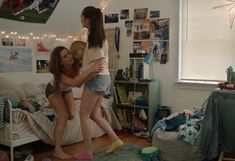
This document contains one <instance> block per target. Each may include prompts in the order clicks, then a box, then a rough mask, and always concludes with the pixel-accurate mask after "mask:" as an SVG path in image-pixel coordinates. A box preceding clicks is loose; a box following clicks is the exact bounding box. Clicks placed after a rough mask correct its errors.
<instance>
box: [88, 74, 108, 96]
mask: <svg viewBox="0 0 235 161" xmlns="http://www.w3.org/2000/svg"><path fill="white" fill-rule="evenodd" d="M110 86H111V78H110V75H97V76H96V77H95V78H93V79H91V80H89V81H87V82H86V83H85V84H84V88H87V89H89V90H91V91H96V92H99V93H100V94H102V95H108V94H110Z"/></svg>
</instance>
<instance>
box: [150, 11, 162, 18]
mask: <svg viewBox="0 0 235 161" xmlns="http://www.w3.org/2000/svg"><path fill="white" fill-rule="evenodd" d="M159 17H160V11H150V12H149V18H159Z"/></svg>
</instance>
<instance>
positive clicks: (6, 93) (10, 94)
mask: <svg viewBox="0 0 235 161" xmlns="http://www.w3.org/2000/svg"><path fill="white" fill-rule="evenodd" d="M0 96H4V97H7V98H9V99H11V100H15V101H17V102H20V98H19V97H18V96H17V94H16V93H14V92H12V91H9V90H1V91H0Z"/></svg>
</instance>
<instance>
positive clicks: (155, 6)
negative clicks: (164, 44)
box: [0, 0, 214, 111]
mask: <svg viewBox="0 0 235 161" xmlns="http://www.w3.org/2000/svg"><path fill="white" fill-rule="evenodd" d="M100 2H101V0H97V1H86V0H66V1H63V0H61V1H60V3H59V4H58V6H57V8H56V10H55V11H54V13H53V14H52V16H51V17H50V19H49V20H48V22H47V23H46V24H30V23H22V22H18V21H17V22H16V21H9V20H4V19H0V24H1V26H0V30H12V31H19V32H23V33H24V32H25V33H27V32H29V31H31V29H32V28H33V29H34V30H35V31H34V32H41V33H43V32H45V33H47V32H55V33H59V34H62V35H69V34H71V35H76V34H78V33H79V32H80V30H79V29H80V28H81V24H80V13H81V10H82V9H83V8H84V7H85V6H88V5H95V6H99V4H100ZM127 8H129V10H130V19H133V11H134V9H135V8H148V9H149V10H159V11H160V18H170V41H169V43H170V47H169V61H168V62H167V64H163V65H162V64H159V63H157V62H153V64H152V65H153V77H154V78H156V79H158V80H159V81H160V87H161V88H160V93H161V94H160V98H161V104H162V105H166V106H172V107H173V108H172V110H173V111H181V110H182V109H185V108H192V107H196V106H200V105H202V103H203V102H204V100H205V99H206V98H207V97H208V96H209V94H210V92H211V91H212V90H213V89H214V86H209V87H208V86H206V85H192V84H188V85H184V84H183V85H182V84H177V83H176V81H177V72H178V71H177V68H178V39H179V34H178V29H179V27H178V26H179V0H148V1H147V2H146V1H143V0H128V1H127V0H119V1H117V0H110V1H109V3H108V5H107V7H106V8H105V10H104V14H110V13H119V14H120V10H122V9H127ZM124 23H125V21H124V20H119V23H114V24H105V28H113V27H116V26H119V27H120V30H121V35H120V56H121V57H120V61H119V62H120V63H119V68H125V67H127V66H129V60H128V53H130V52H132V48H133V45H132V42H133V39H132V37H126V28H125V26H124ZM0 75H4V76H7V77H8V78H11V79H12V81H15V82H16V83H18V82H24V81H34V82H39V83H40V82H41V81H43V82H46V81H47V80H49V79H50V76H51V75H49V74H45V75H42V74H36V73H35V72H32V73H16V74H15V73H5V74H4V73H0ZM22 75H24V76H23V77H22ZM18 76H21V77H20V79H19V77H18Z"/></svg>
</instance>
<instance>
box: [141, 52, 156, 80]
mask: <svg viewBox="0 0 235 161" xmlns="http://www.w3.org/2000/svg"><path fill="white" fill-rule="evenodd" d="M152 61H153V53H149V54H147V55H146V56H145V57H144V61H143V63H142V74H141V76H142V78H143V80H148V81H149V80H151V79H152V78H151V77H152V67H151V63H152Z"/></svg>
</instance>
